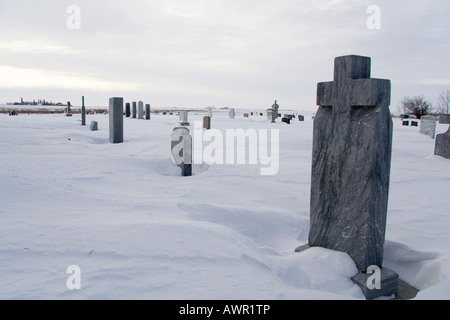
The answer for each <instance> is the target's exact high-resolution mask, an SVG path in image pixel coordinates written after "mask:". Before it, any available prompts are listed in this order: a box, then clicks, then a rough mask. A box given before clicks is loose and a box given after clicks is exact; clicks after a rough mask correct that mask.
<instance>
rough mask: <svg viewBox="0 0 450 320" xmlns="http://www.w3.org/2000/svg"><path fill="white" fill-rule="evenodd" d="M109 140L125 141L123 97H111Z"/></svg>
mask: <svg viewBox="0 0 450 320" xmlns="http://www.w3.org/2000/svg"><path fill="white" fill-rule="evenodd" d="M109 142H111V143H122V142H123V98H110V99H109Z"/></svg>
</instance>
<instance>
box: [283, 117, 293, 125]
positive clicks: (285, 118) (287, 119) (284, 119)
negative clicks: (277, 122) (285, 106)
mask: <svg viewBox="0 0 450 320" xmlns="http://www.w3.org/2000/svg"><path fill="white" fill-rule="evenodd" d="M281 122H284V123H287V124H291V119H289V118H287V117H284V118H282V119H281Z"/></svg>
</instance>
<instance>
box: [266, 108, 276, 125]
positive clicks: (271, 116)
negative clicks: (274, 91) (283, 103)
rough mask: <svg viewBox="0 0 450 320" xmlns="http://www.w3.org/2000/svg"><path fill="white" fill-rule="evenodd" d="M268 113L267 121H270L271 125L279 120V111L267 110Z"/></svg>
mask: <svg viewBox="0 0 450 320" xmlns="http://www.w3.org/2000/svg"><path fill="white" fill-rule="evenodd" d="M266 113H267V120H270V122H271V123H274V122H275V119H276V118H277V111H276V110H275V109H272V108H269V109H267V110H266Z"/></svg>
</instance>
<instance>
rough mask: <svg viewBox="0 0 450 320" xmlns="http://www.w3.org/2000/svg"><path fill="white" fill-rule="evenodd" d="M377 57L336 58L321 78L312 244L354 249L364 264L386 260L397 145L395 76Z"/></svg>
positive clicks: (362, 267) (361, 265) (316, 120)
mask: <svg viewBox="0 0 450 320" xmlns="http://www.w3.org/2000/svg"><path fill="white" fill-rule="evenodd" d="M370 63H371V59H370V58H369V57H361V56H345V57H338V58H336V59H335V70H334V81H333V82H323V83H319V84H318V85H317V104H318V105H319V109H318V111H317V113H316V115H315V118H314V131H313V157H312V179H311V201H310V206H311V207H310V232H309V237H308V244H309V245H311V246H320V247H324V248H328V249H332V250H337V251H343V252H347V253H348V254H349V255H350V256H351V257H352V258H353V260H354V261H355V264H356V266H357V267H358V269H359V270H360V271H365V270H366V269H367V267H368V266H371V265H379V266H381V265H382V262H383V249H384V239H385V228H386V216H387V204H388V194H389V177H390V164H391V150H392V128H393V125H392V119H391V114H390V111H389V104H390V95H391V83H390V81H389V80H384V79H370V68H371V66H370Z"/></svg>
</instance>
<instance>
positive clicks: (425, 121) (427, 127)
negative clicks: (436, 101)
mask: <svg viewBox="0 0 450 320" xmlns="http://www.w3.org/2000/svg"><path fill="white" fill-rule="evenodd" d="M436 121H437V117H435V116H423V117H422V118H421V119H420V129H419V132H420V133H421V134H424V135H427V136H429V137H430V138H431V139H434V137H435V135H436Z"/></svg>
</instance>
